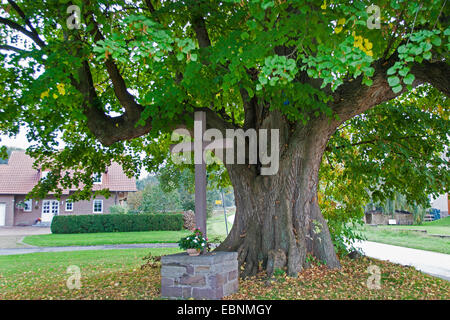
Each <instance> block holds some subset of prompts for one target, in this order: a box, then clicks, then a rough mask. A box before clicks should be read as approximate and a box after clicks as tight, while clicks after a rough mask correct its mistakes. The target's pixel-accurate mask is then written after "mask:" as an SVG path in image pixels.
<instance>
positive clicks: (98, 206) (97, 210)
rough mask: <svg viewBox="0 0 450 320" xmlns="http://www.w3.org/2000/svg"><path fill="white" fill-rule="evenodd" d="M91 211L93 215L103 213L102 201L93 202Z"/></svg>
mask: <svg viewBox="0 0 450 320" xmlns="http://www.w3.org/2000/svg"><path fill="white" fill-rule="evenodd" d="M93 211H94V213H103V200H97V199H96V200H94V203H93Z"/></svg>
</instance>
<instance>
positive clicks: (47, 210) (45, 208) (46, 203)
mask: <svg viewBox="0 0 450 320" xmlns="http://www.w3.org/2000/svg"><path fill="white" fill-rule="evenodd" d="M42 213H50V201H49V200H45V201H44V202H42Z"/></svg>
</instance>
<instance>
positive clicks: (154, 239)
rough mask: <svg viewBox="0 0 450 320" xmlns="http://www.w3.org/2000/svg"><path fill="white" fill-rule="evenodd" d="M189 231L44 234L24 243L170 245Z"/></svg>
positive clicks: (28, 237) (42, 244)
mask: <svg viewBox="0 0 450 320" xmlns="http://www.w3.org/2000/svg"><path fill="white" fill-rule="evenodd" d="M188 234H189V231H187V230H183V231H141V232H111V233H75V234H43V235H33V236H27V237H25V239H24V240H23V242H25V243H28V244H31V245H34V246H42V247H53V246H93V245H103V244H127V243H170V242H177V241H178V240H180V238H182V237H185V236H187V235H188Z"/></svg>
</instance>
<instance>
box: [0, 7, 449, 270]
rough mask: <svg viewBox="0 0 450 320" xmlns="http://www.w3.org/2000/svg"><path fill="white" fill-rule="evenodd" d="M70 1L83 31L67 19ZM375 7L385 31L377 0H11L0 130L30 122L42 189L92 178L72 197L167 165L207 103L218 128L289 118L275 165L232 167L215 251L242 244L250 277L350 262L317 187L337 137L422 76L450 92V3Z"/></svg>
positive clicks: (0, 26) (262, 125) (5, 11)
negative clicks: (177, 130) (110, 171)
mask: <svg viewBox="0 0 450 320" xmlns="http://www.w3.org/2000/svg"><path fill="white" fill-rule="evenodd" d="M72 3H73V4H76V5H79V6H80V12H81V16H82V19H81V25H80V28H79V29H77V28H69V27H70V26H71V25H70V24H67V18H68V16H67V13H66V12H67V11H66V10H67V6H68V5H69V4H72ZM377 4H378V6H379V8H380V13H381V21H380V29H377V28H373V29H369V28H368V21H369V20H370V21H371V22H374V20H373V17H371V16H370V15H369V14H368V13H367V11H366V10H367V8H368V7H369V6H370V5H371V3H370V2H369V1H354V2H348V1H338V0H336V1H328V2H327V1H324V2H318V1H307V0H304V1H300V0H293V1H278V0H277V1H269V0H261V1H242V0H224V1H219V2H218V1H208V0H185V1H153V0H145V1H136V2H133V3H131V2H128V1H119V0H112V1H110V0H108V1H106V0H100V1H88V0H85V1H82V0H78V1H73V2H67V4H64V5H62V4H61V3H60V2H57V1H42V2H36V1H31V0H23V1H17V2H16V1H12V0H8V1H7V3H2V4H1V8H2V9H1V10H0V11H1V17H0V34H1V39H2V42H1V44H0V46H1V47H0V48H1V49H2V50H3V51H2V52H3V54H2V57H1V60H0V64H1V67H0V77H1V79H2V81H1V83H0V89H1V91H2V92H4V94H3V95H2V97H1V98H0V99H1V100H0V105H1V108H2V110H1V111H2V120H1V123H0V131H2V132H3V133H12V134H14V133H15V132H17V131H18V129H19V128H20V127H21V126H23V125H26V128H27V129H26V130H27V133H28V138H29V139H30V141H33V145H32V146H31V147H30V148H29V150H28V152H29V153H30V154H31V155H33V156H34V157H36V158H37V159H38V161H39V162H40V164H41V165H42V166H43V168H44V169H46V168H49V169H51V170H52V174H51V175H49V179H46V183H45V184H41V185H40V186H38V187H37V188H36V189H35V190H34V196H38V197H39V196H43V195H45V194H46V193H47V192H48V191H55V192H56V194H57V195H58V194H60V192H61V190H62V189H63V188H67V187H68V186H70V185H75V186H81V183H83V184H84V186H85V187H84V188H83V189H80V191H79V192H77V193H76V194H75V195H74V196H73V197H74V199H76V198H86V197H90V196H92V194H91V191H90V190H91V187H92V181H91V178H90V177H91V176H92V174H93V173H95V172H98V171H104V170H105V168H106V166H107V165H109V164H110V163H111V161H113V160H115V161H117V162H119V163H120V164H122V166H123V167H124V169H125V171H126V172H127V173H128V174H130V175H132V174H135V173H136V172H138V171H139V170H140V169H141V168H142V166H145V167H146V168H147V169H148V170H150V171H151V170H157V169H158V167H159V165H160V164H161V163H163V162H164V161H165V158H167V155H168V146H169V144H170V141H169V137H170V132H171V130H172V129H173V128H174V127H176V126H177V125H178V124H187V125H188V126H189V125H190V124H192V115H193V112H194V111H196V110H204V111H206V113H207V119H208V121H207V127H210V128H211V127H212V128H217V129H219V130H221V131H223V132H224V131H225V130H226V129H238V128H241V129H244V130H247V129H250V128H253V129H257V130H258V129H279V130H280V146H281V150H280V170H279V171H278V173H277V174H276V175H273V176H262V175H261V174H260V168H261V167H260V165H259V164H256V165H232V164H225V166H226V169H227V173H228V175H229V179H230V181H231V184H232V185H233V188H234V192H235V199H236V206H237V213H236V218H235V222H234V225H233V228H232V230H231V232H230V234H229V236H228V237H227V239H226V240H225V241H224V242H223V243H222V245H221V246H220V247H219V250H236V251H238V252H239V261H240V263H241V265H242V266H243V268H242V270H243V271H242V275H243V276H245V275H249V274H254V273H256V272H257V270H258V267H259V266H260V265H262V266H263V267H266V266H267V265H271V264H272V263H273V259H274V258H275V255H274V253H275V252H279V253H280V252H281V255H285V256H286V258H287V259H286V261H287V263H286V269H287V271H288V273H289V274H290V275H296V274H297V272H298V271H300V270H301V269H302V268H303V267H304V266H306V265H307V263H306V255H307V253H311V254H312V255H314V256H315V257H316V258H317V259H319V260H321V261H323V262H325V263H326V264H327V266H329V267H331V268H335V267H339V266H340V264H339V261H338V259H337V256H336V253H335V250H334V248H333V245H332V241H331V237H330V233H329V229H328V226H327V223H326V220H325V219H324V217H323V215H322V213H321V211H320V208H319V203H318V199H317V189H318V181H319V180H318V174H319V168H320V163H321V160H322V156H323V154H324V152H325V149H326V148H327V144H328V141H329V140H330V138H331V137H332V135H333V134H334V133H335V132H336V130H337V129H338V128H340V127H341V126H342V125H343V123H344V122H345V121H347V120H349V119H352V118H353V117H355V116H358V115H360V114H362V113H364V112H366V111H367V110H370V109H371V108H373V107H375V106H377V105H380V104H382V103H384V102H387V101H391V100H392V99H395V98H396V97H399V96H400V95H401V94H403V93H404V92H406V91H410V90H412V89H413V88H414V87H417V86H419V85H422V84H424V83H430V84H431V85H432V86H433V87H435V88H436V89H438V90H439V91H440V92H441V93H442V94H445V95H446V96H448V95H449V93H450V84H449V81H450V80H449V79H450V77H449V75H450V72H449V71H450V67H449V65H448V46H449V42H448V37H449V35H450V28H449V27H448V6H447V7H445V1H432V2H431V1H427V2H420V3H419V2H412V1H406V0H397V1H395V0H393V1H391V0H380V1H378V2H377ZM434 107H435V106H434ZM375 119H376V118H375ZM374 121H375V120H374ZM410 125H411V127H417V124H414V126H413V123H410ZM58 135H59V136H60V138H61V139H62V140H64V142H65V144H66V146H65V148H64V149H63V150H61V151H59V150H58V140H57V137H58ZM143 153H144V154H147V157H144V158H143V157H142V154H143ZM412 161H413V160H412ZM414 161H415V160H414ZM419 163H421V162H420V161H419ZM405 167H406V166H405ZM69 168H71V169H75V170H76V172H77V173H76V174H75V175H73V176H70V175H68V174H66V171H67V169H69ZM424 170H427V168H426V167H425V168H424ZM405 179H406V178H405ZM426 183H427V184H428V181H427V182H426ZM418 189H419V188H418ZM420 189H421V190H423V189H424V186H423V185H422V187H421V188H420Z"/></svg>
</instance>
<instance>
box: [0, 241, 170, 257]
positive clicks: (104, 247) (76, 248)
mask: <svg viewBox="0 0 450 320" xmlns="http://www.w3.org/2000/svg"><path fill="white" fill-rule="evenodd" d="M177 247H178V244H177V243H136V244H117V245H115V244H112V245H101V246H68V247H29V248H6V249H0V256H2V255H3V256H4V255H15V254H26V253H36V252H63V251H82V250H113V249H136V248H177Z"/></svg>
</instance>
